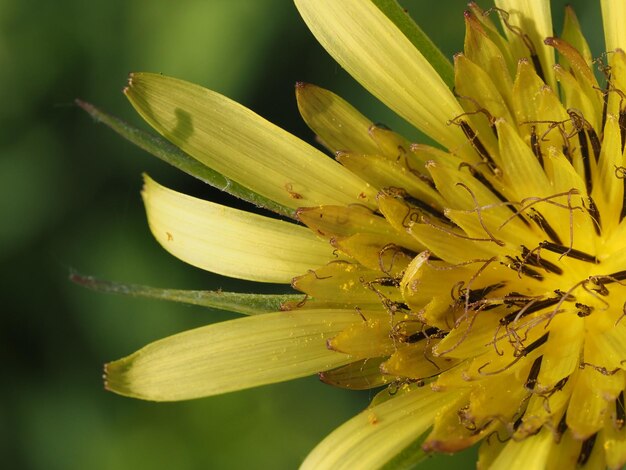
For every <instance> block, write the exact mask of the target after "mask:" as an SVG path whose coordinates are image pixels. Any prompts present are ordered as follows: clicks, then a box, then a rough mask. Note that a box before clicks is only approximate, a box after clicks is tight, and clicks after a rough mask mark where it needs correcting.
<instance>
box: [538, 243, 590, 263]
mask: <svg viewBox="0 0 626 470" xmlns="http://www.w3.org/2000/svg"><path fill="white" fill-rule="evenodd" d="M539 246H540V247H541V248H544V249H546V250H548V251H551V252H553V253H556V254H559V255H562V256H567V257H569V258H574V259H577V260H580V261H586V262H587V263H595V264H598V263H599V262H600V261H598V258H596V257H595V256H594V255H590V254H588V253H585V252H584V251H580V250H576V249H574V248H568V247H566V246H563V245H558V244H556V243H552V242H549V241H543V242H541V243H539Z"/></svg>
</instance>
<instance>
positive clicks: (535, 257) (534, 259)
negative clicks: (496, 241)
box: [522, 245, 563, 275]
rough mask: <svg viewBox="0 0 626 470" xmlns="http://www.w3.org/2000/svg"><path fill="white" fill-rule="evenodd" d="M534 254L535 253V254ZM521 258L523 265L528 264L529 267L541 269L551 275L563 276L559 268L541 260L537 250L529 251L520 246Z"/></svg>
mask: <svg viewBox="0 0 626 470" xmlns="http://www.w3.org/2000/svg"><path fill="white" fill-rule="evenodd" d="M534 252H536V254H535V253H534ZM522 256H523V257H524V263H528V264H530V265H531V266H535V267H536V268H543V269H545V270H546V271H548V272H550V273H553V274H558V275H561V274H563V270H562V269H561V268H560V267H559V266H557V265H556V264H554V263H552V262H550V261H547V260H545V259H542V258H541V256H540V255H539V250H537V249H535V250H533V251H530V250H529V249H528V248H526V247H525V246H524V245H522Z"/></svg>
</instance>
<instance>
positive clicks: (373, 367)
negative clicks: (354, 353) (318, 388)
mask: <svg viewBox="0 0 626 470" xmlns="http://www.w3.org/2000/svg"><path fill="white" fill-rule="evenodd" d="M383 360H384V359H382V358H368V359H363V360H361V361H357V362H353V363H351V364H348V365H345V366H342V367H338V368H337V369H332V370H327V371H325V372H321V373H320V374H319V376H320V380H321V381H322V382H324V383H326V384H329V385H333V386H335V387H340V388H345V389H348V390H369V389H372V388H376V387H380V386H382V385H385V384H387V383H389V382H391V381H392V380H393V377H389V376H386V375H383V374H381V373H380V363H381V362H382V361H383Z"/></svg>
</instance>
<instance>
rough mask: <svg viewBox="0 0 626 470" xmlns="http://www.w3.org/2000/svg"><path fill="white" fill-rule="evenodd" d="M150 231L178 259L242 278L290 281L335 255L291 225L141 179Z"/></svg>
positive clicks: (330, 249) (150, 180)
mask: <svg viewBox="0 0 626 470" xmlns="http://www.w3.org/2000/svg"><path fill="white" fill-rule="evenodd" d="M142 196H143V200H144V204H145V206H146V212H147V214H148V223H149V224H150V230H151V231H152V234H153V235H154V236H155V238H156V239H157V240H158V242H159V243H160V244H161V245H162V246H163V247H164V248H165V249H166V250H167V251H169V252H170V253H171V254H173V255H174V256H176V257H177V258H180V259H181V260H183V261H185V262H186V263H189V264H191V265H193V266H196V267H198V268H201V269H206V270H207V271H212V272H215V273H218V274H223V275H225V276H230V277H236V278H240V279H250V280H254V281H261V282H280V283H289V282H290V281H291V279H292V278H293V277H294V276H296V275H298V274H301V273H303V272H306V271H307V270H308V269H311V268H315V267H318V266H322V265H323V264H325V263H326V262H328V261H330V260H332V259H334V256H333V254H332V247H331V246H330V245H328V244H327V243H324V242H323V241H321V240H319V239H317V238H316V237H315V235H314V234H313V233H312V232H310V231H309V230H307V229H305V228H303V227H299V226H297V225H294V224H290V223H287V222H283V221H280V220H274V219H270V218H267V217H263V216H260V215H256V214H252V213H249V212H244V211H240V210H236V209H231V208H229V207H225V206H222V205H219V204H215V203H212V202H208V201H203V200H201V199H196V198H194V197H191V196H187V195H185V194H182V193H178V192H176V191H172V190H171V189H167V188H165V187H164V186H161V185H159V184H158V183H156V182H155V181H153V180H152V179H150V178H149V177H146V178H145V185H144V189H143V192H142Z"/></svg>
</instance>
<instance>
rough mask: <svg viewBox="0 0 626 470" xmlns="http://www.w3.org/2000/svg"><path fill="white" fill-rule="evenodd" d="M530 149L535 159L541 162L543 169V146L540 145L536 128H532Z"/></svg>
mask: <svg viewBox="0 0 626 470" xmlns="http://www.w3.org/2000/svg"><path fill="white" fill-rule="evenodd" d="M530 148H531V149H532V151H533V153H534V154H535V157H537V160H539V164H540V165H541V166H542V167H543V155H542V154H541V146H540V145H539V139H538V138H537V132H536V127H535V126H530Z"/></svg>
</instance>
